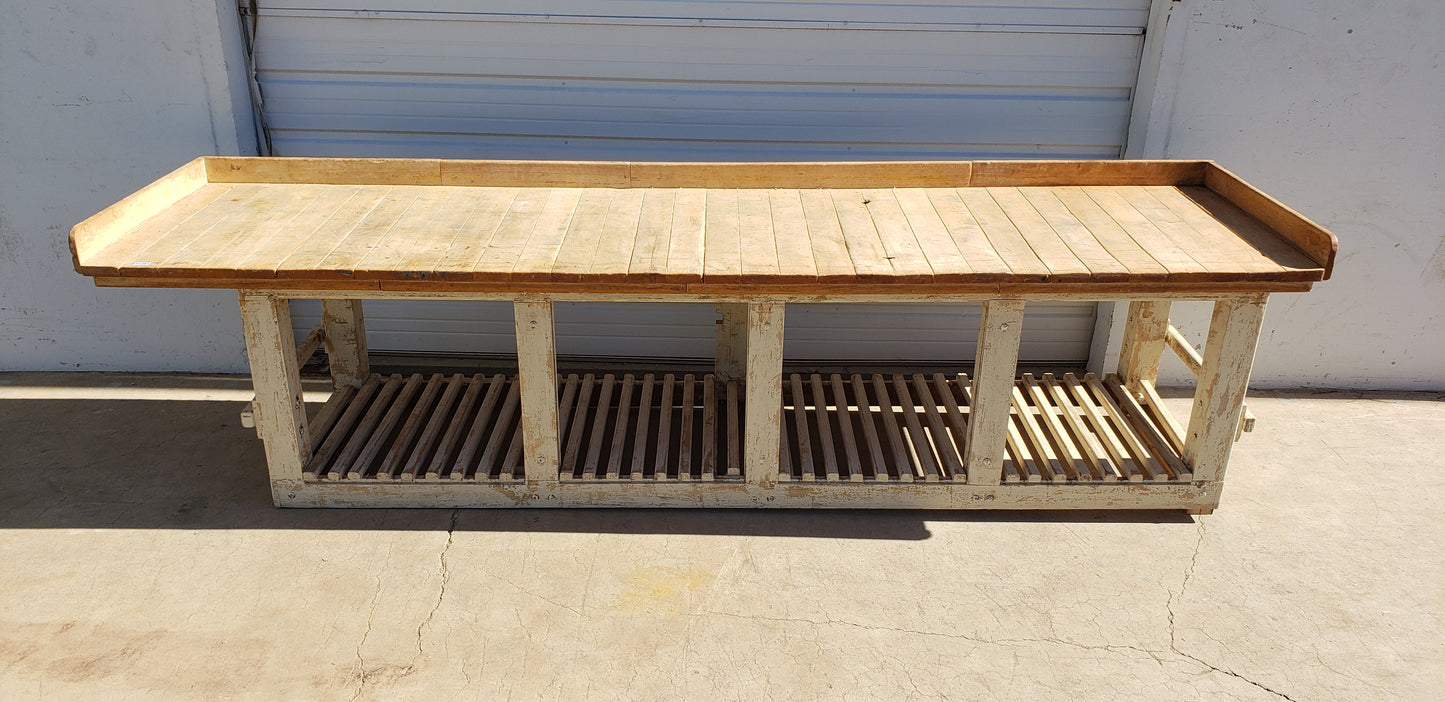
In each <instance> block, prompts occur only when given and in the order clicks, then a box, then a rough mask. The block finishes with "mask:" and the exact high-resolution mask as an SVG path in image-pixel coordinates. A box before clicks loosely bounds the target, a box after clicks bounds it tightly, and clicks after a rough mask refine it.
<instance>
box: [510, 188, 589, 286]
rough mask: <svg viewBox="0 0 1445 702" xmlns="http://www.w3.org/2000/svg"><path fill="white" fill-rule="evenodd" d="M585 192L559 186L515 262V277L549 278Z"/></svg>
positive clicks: (520, 278) (533, 279)
mask: <svg viewBox="0 0 1445 702" xmlns="http://www.w3.org/2000/svg"><path fill="white" fill-rule="evenodd" d="M583 192H584V191H582V190H578V189H576V188H557V189H554V190H552V192H551V193H550V194H549V195H548V196H547V203H546V204H545V205H543V206H542V212H541V213H540V214H539V215H537V222H536V224H534V225H533V226H532V233H531V235H530V236H528V237H527V240H526V243H525V244H523V247H522V250H521V252H520V253H519V254H518V255H517V262H516V263H515V264H513V265H512V271H511V277H510V279H511V280H514V281H524V282H525V281H549V280H551V279H552V267H553V266H554V265H555V264H556V263H557V254H558V253H560V252H561V250H562V242H563V241H564V240H565V239H566V238H567V232H568V231H569V230H570V228H571V225H572V217H573V216H574V214H575V213H576V212H577V205H578V203H579V202H580V201H581V196H582V193H583Z"/></svg>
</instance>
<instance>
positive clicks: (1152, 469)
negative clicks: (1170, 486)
mask: <svg viewBox="0 0 1445 702" xmlns="http://www.w3.org/2000/svg"><path fill="white" fill-rule="evenodd" d="M1084 385H1085V386H1087V387H1088V388H1089V390H1090V391H1091V392H1092V393H1093V396H1094V400H1095V401H1097V402H1098V403H1099V408H1100V409H1102V410H1103V413H1104V414H1105V415H1106V416H1108V417H1109V419H1110V421H1111V423H1112V425H1113V427H1114V431H1115V432H1117V434H1118V436H1119V438H1120V439H1122V440H1123V443H1124V446H1126V447H1127V448H1128V449H1129V455H1130V457H1131V458H1133V460H1134V464H1135V465H1136V466H1138V467H1139V473H1138V474H1137V475H1130V476H1129V479H1130V480H1161V479H1163V478H1164V477H1167V476H1165V475H1164V468H1163V466H1161V465H1159V461H1158V459H1156V458H1154V454H1153V452H1151V451H1150V450H1149V448H1148V447H1146V446H1145V445H1144V441H1143V440H1142V439H1140V438H1139V436H1138V435H1137V434H1136V433H1135V430H1134V425H1133V424H1132V423H1131V422H1130V421H1129V418H1128V417H1126V416H1125V415H1124V411H1123V410H1121V409H1119V404H1118V403H1117V402H1115V401H1114V397H1113V396H1112V395H1111V394H1109V391H1108V390H1106V389H1105V388H1104V386H1103V384H1102V383H1100V382H1099V379H1098V378H1096V377H1094V376H1093V374H1089V375H1086V376H1084Z"/></svg>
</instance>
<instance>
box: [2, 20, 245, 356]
mask: <svg viewBox="0 0 1445 702" xmlns="http://www.w3.org/2000/svg"><path fill="white" fill-rule="evenodd" d="M0 9H3V10H4V12H3V16H4V18H5V19H4V21H3V22H0V370H20V369H26V370H50V369H85V370H107V369H127V370H184V371H199V370H205V371H214V370H229V371H235V370H242V369H244V368H245V357H244V353H243V352H244V348H245V346H244V343H243V342H242V339H241V333H240V322H239V317H238V312H237V309H236V297H235V294H234V293H231V292H226V291H195V290H180V291H147V290H130V289H101V288H96V287H95V286H93V285H92V284H91V282H90V280H89V279H88V278H83V277H81V276H79V275H77V274H76V273H75V271H74V270H73V269H72V268H71V261H70V252H69V249H68V248H67V247H68V243H67V238H66V237H67V235H68V233H69V229H70V227H71V226H72V225H74V224H75V223H76V222H79V221H80V220H82V219H84V218H86V217H88V216H90V215H91V214H94V213H95V212H96V211H98V210H100V209H102V208H104V207H106V206H107V205H109V204H111V203H112V202H114V201H116V200H118V199H120V198H121V197H124V196H125V195H126V194H128V193H130V192H132V191H134V190H135V189H137V188H139V187H141V186H143V185H145V184H146V183H148V182H150V181H151V180H154V179H155V178H157V177H158V176H160V175H162V174H164V173H166V172H168V171H170V170H172V169H173V168H175V167H176V166H179V165H181V164H182V163H185V162H186V161H189V160H190V159H192V158H195V157H196V156H198V155H202V154H239V153H254V151H255V143H256V141H255V137H254V135H253V131H252V126H251V120H250V109H251V108H250V102H249V92H248V88H247V87H246V86H247V83H246V82H245V68H244V60H243V54H242V51H241V46H240V39H239V37H240V34H239V31H238V28H237V25H236V22H237V20H236V17H235V4H234V2H231V1H229V0H164V1H162V2H145V3H114V2H111V3H101V2H78V1H70V2H36V3H27V2H21V1H19V0H3V1H0Z"/></svg>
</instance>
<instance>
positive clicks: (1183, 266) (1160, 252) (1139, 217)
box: [1082, 186, 1220, 280]
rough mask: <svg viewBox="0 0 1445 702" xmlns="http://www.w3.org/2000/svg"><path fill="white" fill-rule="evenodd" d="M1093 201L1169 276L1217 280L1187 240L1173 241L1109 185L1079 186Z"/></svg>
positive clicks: (1215, 274)
mask: <svg viewBox="0 0 1445 702" xmlns="http://www.w3.org/2000/svg"><path fill="white" fill-rule="evenodd" d="M1082 190H1083V192H1084V194H1086V195H1088V196H1089V198H1090V199H1091V200H1093V201H1094V204H1096V205H1098V206H1099V209H1101V210H1103V211H1104V213H1105V214H1107V215H1109V217H1110V218H1111V219H1113V220H1114V222H1115V223H1117V224H1118V225H1119V227H1120V228H1121V229H1123V230H1124V232H1125V233H1127V234H1128V235H1129V236H1130V238H1132V239H1133V240H1134V241H1135V243H1137V244H1138V245H1139V247H1140V248H1142V249H1144V250H1145V251H1147V252H1148V253H1149V255H1150V256H1152V257H1153V258H1154V260H1156V261H1158V262H1159V263H1160V265H1162V266H1164V269H1165V270H1166V271H1167V275H1168V278H1169V279H1170V280H1218V279H1220V275H1219V274H1218V273H1216V272H1213V271H1210V270H1209V268H1208V267H1206V266H1205V265H1204V264H1202V263H1200V262H1199V261H1197V260H1195V259H1194V257H1193V256H1192V255H1190V250H1189V246H1188V242H1187V241H1185V242H1182V243H1181V242H1179V241H1175V240H1174V239H1173V238H1172V237H1170V236H1169V235H1168V233H1166V232H1163V231H1160V230H1159V228H1158V227H1156V226H1154V223H1153V222H1150V221H1149V218H1148V217H1145V216H1144V215H1143V214H1142V213H1140V212H1139V211H1138V210H1136V209H1134V208H1133V207H1132V206H1131V205H1130V204H1129V203H1128V202H1126V201H1125V200H1124V198H1122V197H1120V196H1119V193H1117V192H1115V191H1114V190H1113V189H1112V188H1106V187H1101V186H1091V187H1085V188H1082Z"/></svg>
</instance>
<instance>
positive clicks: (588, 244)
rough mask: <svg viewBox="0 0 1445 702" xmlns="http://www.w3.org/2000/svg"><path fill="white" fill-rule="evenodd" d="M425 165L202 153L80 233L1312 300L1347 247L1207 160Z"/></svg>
mask: <svg viewBox="0 0 1445 702" xmlns="http://www.w3.org/2000/svg"><path fill="white" fill-rule="evenodd" d="M366 163H370V164H372V167H371V168H370V169H369V173H370V177H369V176H368V169H367V168H364V167H363V165H364V164H366ZM429 163H437V162H431V161H425V162H424V161H386V162H376V161H372V162H343V161H335V160H321V161H317V160H296V161H291V162H290V163H289V165H290V166H291V167H290V168H284V167H283V166H286V165H288V164H287V160H285V159H214V158H212V159H198V161H197V162H194V163H193V164H190V165H188V166H187V167H185V168H183V169H181V170H178V171H177V172H176V173H173V174H171V175H170V176H167V177H166V178H164V179H162V180H160V181H157V182H156V183H155V184H152V186H151V187H150V188H149V189H147V190H143V191H141V192H139V193H137V194H136V195H133V196H132V197H131V198H128V199H127V201H123V202H122V203H118V204H117V205H115V206H113V207H112V208H110V209H108V210H107V211H105V212H102V213H101V214H99V215H96V217H94V218H92V219H91V220H87V222H85V223H82V224H81V225H78V226H77V227H76V229H75V231H74V232H73V233H72V248H73V250H74V251H75V254H76V260H75V263H76V269H77V270H78V271H79V272H81V273H84V274H86V275H90V276H95V277H97V278H99V279H104V280H105V281H106V283H107V284H137V285H145V284H150V285H155V284H161V285H174V286H178V287H190V286H195V287H206V286H211V285H212V283H221V281H225V282H224V286H225V287H241V286H246V285H247V281H252V282H253V283H254V286H255V287H266V286H267V285H276V284H281V283H284V284H285V285H287V286H303V287H304V286H305V285H306V284H317V285H327V286H328V287H335V286H337V285H342V286H345V285H347V284H350V283H354V284H356V285H358V286H359V287H368V288H369V287H378V286H379V287H382V288H383V289H384V288H385V287H387V286H385V285H380V284H379V283H384V282H387V281H397V282H400V281H405V282H408V283H410V284H413V285H416V284H423V281H440V282H444V283H466V284H487V285H498V284H505V285H516V286H518V287H519V289H520V288H524V287H527V286H535V285H537V284H548V285H553V286H558V287H560V288H561V289H575V290H577V291H583V290H587V289H590V288H594V287H597V286H609V287H610V288H612V289H616V288H617V286H622V287H623V288H636V289H639V290H643V289H648V288H650V287H661V286H665V287H668V288H679V287H680V288H681V289H687V290H698V291H702V290H705V289H708V288H711V287H714V286H718V287H720V288H721V287H727V286H739V285H746V286H748V289H750V290H755V291H757V292H759V293H765V292H766V291H767V290H769V289H772V288H779V289H781V288H787V289H789V290H797V289H800V286H801V287H806V286H826V287H829V288H838V287H840V286H841V287H843V288H846V287H848V286H859V287H860V289H861V288H862V287H863V286H866V287H867V289H869V290H879V291H883V292H886V291H887V290H890V289H892V288H893V287H895V286H903V287H907V288H909V289H913V290H917V289H924V288H930V287H936V288H938V289H940V290H945V289H948V288H950V287H956V286H969V285H981V284H989V285H997V286H1000V287H1001V289H1005V290H1006V289H1009V288H1014V287H1016V288H1018V289H1020V290H1035V289H1038V290H1046V289H1047V286H1049V285H1051V284H1052V285H1058V284H1068V283H1077V284H1131V285H1138V286H1140V287H1141V290H1144V291H1147V290H1161V291H1166V290H1169V289H1172V288H1176V287H1179V286H1189V287H1191V288H1198V287H1199V286H1200V285H1205V286H1206V287H1207V286H1208V285H1209V284H1219V285H1221V286H1230V285H1240V284H1254V286H1255V287H1257V288H1259V289H1299V287H1300V286H1299V284H1301V283H1304V284H1308V283H1311V282H1313V281H1318V280H1323V279H1324V278H1326V277H1328V269H1329V266H1330V264H1331V263H1332V259H1333V255H1334V246H1335V244H1334V239H1333V237H1332V236H1330V235H1329V234H1328V232H1325V231H1324V230H1322V229H1319V228H1318V227H1317V226H1315V225H1313V224H1312V223H1309V222H1308V220H1305V219H1304V218H1302V217H1300V216H1299V215H1297V214H1295V213H1293V212H1292V211H1290V210H1288V209H1287V208H1284V207H1283V206H1282V205H1279V204H1278V203H1275V202H1274V201H1273V200H1269V199H1268V198H1267V197H1265V196H1263V194H1262V193H1259V192H1258V191H1256V190H1253V189H1252V188H1249V186H1247V185H1245V184H1244V183H1243V182H1242V181H1239V180H1238V179H1237V178H1234V177H1233V176H1230V175H1229V174H1228V173H1227V172H1225V171H1223V170H1222V169H1218V167H1217V166H1214V165H1213V164H1209V163H1207V162H1162V163H1164V164H1168V165H1169V167H1167V168H1166V167H1162V166H1160V167H1156V168H1154V169H1152V170H1151V169H1149V168H1145V167H1144V166H1147V165H1148V164H1149V163H1159V162H1143V163H1142V164H1141V163H1140V162H1112V163H1114V164H1116V165H1120V166H1123V168H1119V169H1116V170H1115V171H1113V172H1108V173H1106V172H1105V171H1103V170H1101V162H1079V163H1080V164H1087V165H1079V166H1078V167H1077V168H1075V169H1073V171H1074V176H1073V177H1070V175H1069V174H1070V169H1069V168H1068V165H1067V162H1033V163H1034V164H1036V165H1035V167H1034V168H1033V169H1030V167H1029V166H1028V165H1027V164H1028V163H1029V162H1014V163H1009V162H984V163H985V164H989V163H993V164H1003V165H994V166H993V168H994V170H995V171H996V173H994V174H993V175H987V174H988V170H987V167H986V168H985V169H983V170H984V173H985V175H984V176H983V177H979V175H978V174H979V171H980V169H979V167H978V164H967V165H969V166H970V167H968V168H964V167H963V165H964V164H959V163H956V162H955V163H951V164H942V165H940V164H929V163H917V164H882V165H879V164H846V165H844V166H842V167H840V166H839V165H837V164H806V165H800V164H793V165H792V166H793V167H792V168H789V165H787V164H725V165H722V166H709V165H704V164H674V165H675V166H677V167H678V169H677V171H676V172H675V173H674V174H673V176H674V177H673V178H672V180H669V179H668V177H667V176H668V174H667V173H665V172H659V173H658V174H655V175H649V173H650V172H648V171H645V170H644V171H642V172H643V173H644V176H642V178H639V177H638V176H636V175H633V174H631V173H630V172H629V174H628V175H624V176H615V177H614V176H606V175H597V174H596V173H592V174H589V173H588V172H586V170H585V169H586V164H571V165H570V168H567V169H560V170H559V168H557V167H556V164H551V166H553V167H552V168H548V167H547V164H538V165H537V166H536V170H535V172H533V173H531V174H530V177H529V175H528V173H527V164H526V163H525V162H524V163H520V164H518V163H512V164H508V165H509V166H510V169H502V166H498V165H497V164H499V163H505V162H470V163H482V164H486V163H490V164H492V166H491V167H490V170H488V169H489V167H486V166H477V169H476V170H474V171H471V175H472V177H460V176H454V177H452V178H450V179H448V178H446V177H444V176H443V175H440V174H439V175H438V176H437V177H436V178H431V177H430V172H429V171H428V170H426V169H423V170H422V172H421V174H420V175H418V174H416V173H410V172H409V171H408V169H409V168H412V169H414V168H415V167H416V166H417V164H429ZM440 163H442V164H448V163H468V162H440ZM1019 163H1024V164H1026V165H1022V166H1020V165H1018V164H1019ZM1102 163H1110V162H1102ZM197 164H199V165H197ZM236 164H240V167H236ZM318 164H319V165H318ZM1131 164H1132V170H1130V168H1131ZM1181 164H1185V165H1181ZM608 165H615V164H600V165H598V166H597V167H598V169H601V168H603V167H605V166H608ZM870 165H872V166H873V168H871V169H870V168H869V166H870ZM348 166H354V167H352V168H349V169H348ZM653 166H656V164H653ZM830 166H831V167H832V168H831V169H830V168H829V167H830ZM902 166H909V167H910V168H904V167H902ZM687 168H690V169H691V170H684V169H687ZM769 168H772V169H780V168H781V169H786V170H783V171H780V172H771V173H769V172H767V169H769ZM1010 168H1012V170H1013V174H1012V175H1010V171H1009V169H1010ZM187 169H190V170H189V171H187ZM499 169H502V170H499ZM709 169H711V170H709ZM809 169H812V170H809ZM849 169H854V170H852V171H850V170H849ZM890 169H892V171H891V172H890ZM1045 169H1046V170H1047V171H1048V173H1051V174H1052V175H1048V174H1046V173H1045V172H1044V171H1045ZM1090 169H1092V170H1090ZM1211 169H1213V170H1211ZM574 171H575V172H574ZM458 172H464V171H458ZM750 172H751V173H754V175H752V176H749V175H747V174H748V173H750ZM850 172H851V173H854V174H855V177H851V178H850V177H849V173H850ZM1215 172H1217V173H1218V175H1216V176H1214V177H1213V178H1211V173H1215ZM569 173H570V175H569ZM598 173H602V171H601V170H599V171H598ZM757 173H762V175H761V176H758V175H756V174H757ZM338 174H340V175H338ZM1091 174H1092V175H1091ZM228 176H229V177H228ZM168 179H169V180H168ZM641 179H645V180H650V181H655V182H646V183H642V184H639V182H638V181H639V180H641ZM815 183H820V185H819V186H818V187H808V186H810V185H814V184H815ZM672 184H676V185H678V186H681V187H668V186H669V185H672ZM749 186H752V187H749ZM849 186H852V187H849ZM1211 186H1212V187H1211ZM1251 210H1252V211H1251ZM1271 225H1273V226H1271ZM117 279H120V280H117ZM208 281H210V282H208ZM268 281H269V282H268ZM347 281H350V283H348V282H347ZM368 281H372V282H371V283H368ZM1181 289H1182V288H1181Z"/></svg>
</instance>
